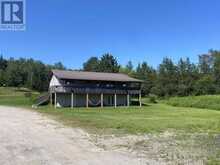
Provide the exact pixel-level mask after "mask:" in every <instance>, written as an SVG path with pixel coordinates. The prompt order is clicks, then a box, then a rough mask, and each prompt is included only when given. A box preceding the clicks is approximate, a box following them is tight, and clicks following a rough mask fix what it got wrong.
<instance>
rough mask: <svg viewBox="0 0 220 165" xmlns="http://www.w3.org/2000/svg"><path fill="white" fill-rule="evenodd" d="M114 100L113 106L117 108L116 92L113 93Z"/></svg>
mask: <svg viewBox="0 0 220 165" xmlns="http://www.w3.org/2000/svg"><path fill="white" fill-rule="evenodd" d="M114 98H115V100H114V104H115V108H117V94H116V93H115V97H114Z"/></svg>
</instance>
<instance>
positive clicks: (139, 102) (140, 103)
mask: <svg viewBox="0 0 220 165" xmlns="http://www.w3.org/2000/svg"><path fill="white" fill-rule="evenodd" d="M139 103H140V107H141V106H142V102H141V91H140V93H139Z"/></svg>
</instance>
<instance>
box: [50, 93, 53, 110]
mask: <svg viewBox="0 0 220 165" xmlns="http://www.w3.org/2000/svg"><path fill="white" fill-rule="evenodd" d="M50 106H51V107H52V106H53V93H52V92H51V91H50Z"/></svg>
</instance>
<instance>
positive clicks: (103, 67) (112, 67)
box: [98, 53, 120, 73]
mask: <svg viewBox="0 0 220 165" xmlns="http://www.w3.org/2000/svg"><path fill="white" fill-rule="evenodd" d="M119 69H120V65H119V64H118V62H117V60H116V58H115V57H114V56H112V55H111V54H109V53H107V54H104V55H103V56H102V57H101V59H100V63H99V69H98V71H99V72H109V73H118V72H119Z"/></svg>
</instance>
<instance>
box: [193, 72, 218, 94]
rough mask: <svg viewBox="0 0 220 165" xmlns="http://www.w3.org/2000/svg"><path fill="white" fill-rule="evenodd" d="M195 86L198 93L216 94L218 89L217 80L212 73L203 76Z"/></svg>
mask: <svg viewBox="0 0 220 165" xmlns="http://www.w3.org/2000/svg"><path fill="white" fill-rule="evenodd" d="M195 86H196V88H195V94H196V95H206V94H215V93H216V89H217V86H216V85H215V80H214V78H213V77H212V76H211V75H205V76H203V77H202V78H201V79H199V80H198V81H197V82H196V84H195Z"/></svg>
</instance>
